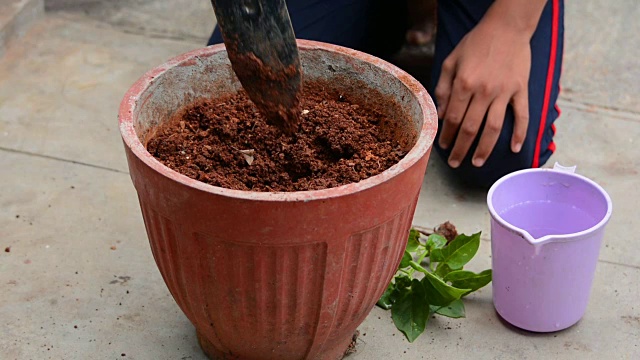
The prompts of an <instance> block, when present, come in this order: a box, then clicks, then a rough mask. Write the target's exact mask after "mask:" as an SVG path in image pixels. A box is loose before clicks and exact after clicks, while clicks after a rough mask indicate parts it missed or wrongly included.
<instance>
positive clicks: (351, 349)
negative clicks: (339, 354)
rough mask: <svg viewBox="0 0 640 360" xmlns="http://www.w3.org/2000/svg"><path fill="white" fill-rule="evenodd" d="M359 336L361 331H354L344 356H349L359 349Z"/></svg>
mask: <svg viewBox="0 0 640 360" xmlns="http://www.w3.org/2000/svg"><path fill="white" fill-rule="evenodd" d="M359 336H360V331H359V330H356V332H355V333H353V336H352V337H351V342H350V343H349V347H348V348H347V350H345V352H344V355H343V357H347V356H349V355H351V354H355V353H356V352H357V351H358V350H357V346H358V337H359Z"/></svg>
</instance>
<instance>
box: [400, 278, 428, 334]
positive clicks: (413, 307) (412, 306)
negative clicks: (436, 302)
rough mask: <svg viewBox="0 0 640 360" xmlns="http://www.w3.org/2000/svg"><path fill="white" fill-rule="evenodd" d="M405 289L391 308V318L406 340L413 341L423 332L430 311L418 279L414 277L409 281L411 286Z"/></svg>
mask: <svg viewBox="0 0 640 360" xmlns="http://www.w3.org/2000/svg"><path fill="white" fill-rule="evenodd" d="M405 289H406V290H405V292H404V293H403V294H401V296H400V297H399V298H398V300H397V301H396V303H395V304H394V306H393V308H391V318H392V319H393V323H394V324H396V327H397V328H398V329H399V330H400V331H402V332H403V333H404V335H405V336H406V337H407V340H409V342H413V341H414V340H415V339H416V338H417V337H418V336H419V335H420V334H422V333H423V332H424V329H425V327H426V326H427V321H428V320H429V315H430V314H431V311H430V309H429V306H428V305H427V303H426V299H425V296H426V294H425V290H424V287H423V286H422V283H420V281H418V280H415V279H414V280H413V281H412V282H411V288H410V289H409V288H405Z"/></svg>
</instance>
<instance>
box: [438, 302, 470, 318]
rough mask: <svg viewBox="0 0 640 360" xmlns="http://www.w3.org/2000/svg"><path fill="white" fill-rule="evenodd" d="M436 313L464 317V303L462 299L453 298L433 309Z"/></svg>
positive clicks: (451, 316)
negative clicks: (445, 304) (448, 302)
mask: <svg viewBox="0 0 640 360" xmlns="http://www.w3.org/2000/svg"><path fill="white" fill-rule="evenodd" d="M434 312H435V313H436V314H439V315H442V316H446V317H450V318H454V319H458V318H463V317H465V313H464V304H463V303H462V299H458V300H454V301H452V302H451V304H449V305H447V306H443V307H440V308H438V309H437V310H435V311H434Z"/></svg>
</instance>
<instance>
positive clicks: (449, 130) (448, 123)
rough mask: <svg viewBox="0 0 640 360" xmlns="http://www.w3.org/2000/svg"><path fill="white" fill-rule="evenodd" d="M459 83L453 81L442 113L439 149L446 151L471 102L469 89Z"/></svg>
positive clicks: (458, 81)
mask: <svg viewBox="0 0 640 360" xmlns="http://www.w3.org/2000/svg"><path fill="white" fill-rule="evenodd" d="M461 83H462V81H460V80H458V79H456V80H455V81H454V84H453V91H452V92H451V95H450V96H449V103H448V104H447V106H446V110H445V112H444V122H443V124H442V131H440V138H439V144H440V147H441V148H443V149H448V148H449V146H451V144H452V143H453V140H454V139H455V138H456V134H457V133H458V129H459V128H460V125H461V124H462V120H463V119H464V116H465V114H466V113H467V108H468V107H469V102H470V101H471V95H472V92H471V89H470V88H469V87H468V86H465V85H462V84H461Z"/></svg>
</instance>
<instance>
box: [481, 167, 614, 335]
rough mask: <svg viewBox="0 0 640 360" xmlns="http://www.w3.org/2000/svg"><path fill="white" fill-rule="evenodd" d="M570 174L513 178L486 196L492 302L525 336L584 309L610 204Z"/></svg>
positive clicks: (543, 172)
mask: <svg viewBox="0 0 640 360" xmlns="http://www.w3.org/2000/svg"><path fill="white" fill-rule="evenodd" d="M574 170H575V167H573V168H565V167H562V166H559V165H558V164H556V166H555V167H554V169H528V170H522V171H518V172H514V173H512V174H509V175H507V176H505V177H503V178H501V179H500V180H498V181H497V182H496V183H495V184H494V185H493V186H492V187H491V189H490V190H489V194H488V196H487V203H488V205H489V211H490V213H491V254H492V264H493V303H494V306H495V308H496V311H497V312H498V314H500V316H501V317H502V318H503V319H504V320H506V321H507V322H509V323H510V324H512V325H514V326H517V327H519V328H522V329H525V330H529V331H536V332H551V331H558V330H563V329H566V328H568V327H570V326H572V325H574V324H575V323H577V322H578V321H579V320H580V319H581V318H582V316H583V315H584V313H585V310H586V308H587V303H588V301H589V294H590V292H591V285H592V282H593V276H594V273H595V269H596V263H597V262H598V254H599V252H600V244H601V242H602V237H603V235H604V229H605V225H606V224H607V222H608V221H609V218H610V217H611V199H610V197H609V195H608V194H607V193H606V192H605V191H604V189H603V188H602V187H600V186H599V185H598V184H596V183H595V182H593V181H591V180H589V179H587V178H586V177H584V176H581V175H578V174H575V173H573V171H574Z"/></svg>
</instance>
